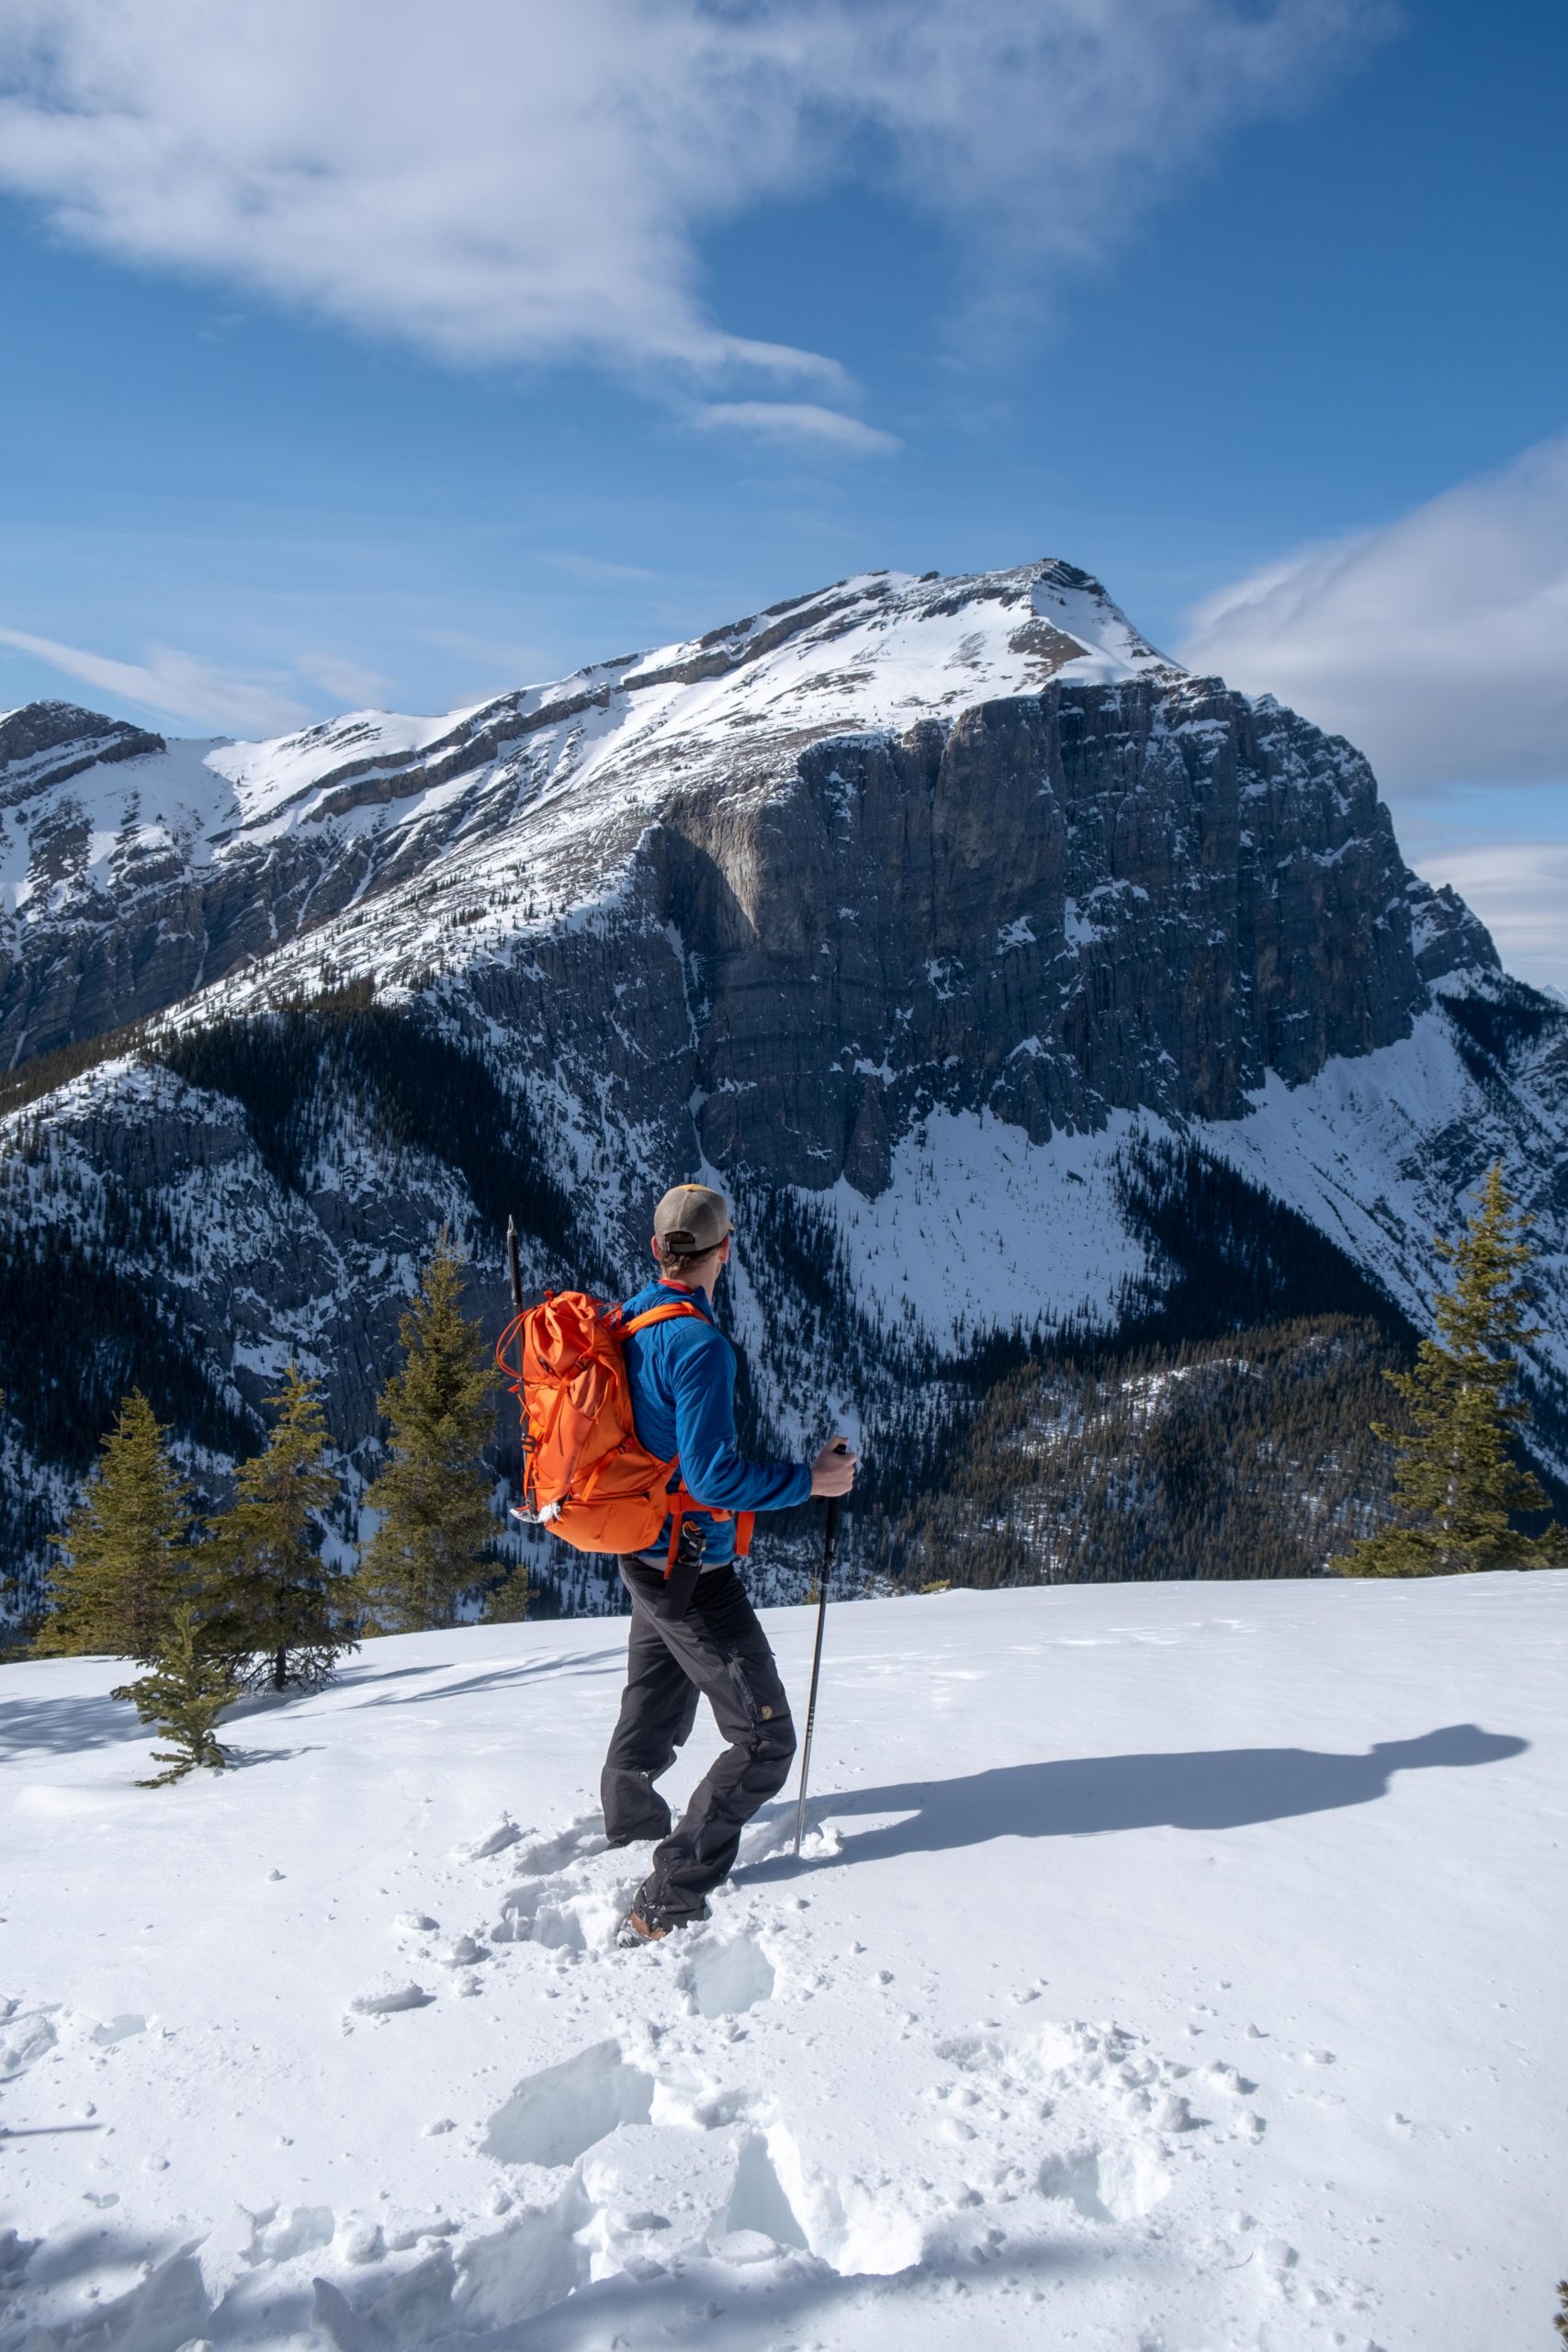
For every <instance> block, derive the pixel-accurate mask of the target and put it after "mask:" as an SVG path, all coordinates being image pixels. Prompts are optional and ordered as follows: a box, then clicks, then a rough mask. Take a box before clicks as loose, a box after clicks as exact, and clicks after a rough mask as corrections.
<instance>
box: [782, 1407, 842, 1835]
mask: <svg viewBox="0 0 1568 2352" xmlns="http://www.w3.org/2000/svg"><path fill="white" fill-rule="evenodd" d="M849 1450H850V1449H849V1447H848V1446H847V1445H845V1444H844V1442H842V1440H841V1439H840V1442H839V1447H838V1451H839V1452H840V1453H848V1452H849ZM842 1500H843V1498H842V1496H841V1495H830V1496H829V1498H828V1517H827V1521H826V1523H825V1525H824V1527H823V1531H822V1574H821V1577H820V1578H819V1579H818V1586H817V1646H816V1648H815V1649H814V1650H813V1652H812V1654H811V1696H810V1697H809V1698H808V1699H807V1702H806V1737H805V1738H804V1739H803V1740H802V1742H801V1745H800V1804H799V1805H798V1807H797V1808H796V1811H795V1860H796V1861H799V1860H800V1841H801V1839H802V1838H804V1837H805V1835H806V1776H807V1773H808V1772H809V1771H810V1770H811V1727H812V1725H813V1724H815V1722H816V1721H817V1685H818V1681H819V1679H821V1674H822V1635H823V1634H824V1632H825V1631H826V1629H827V1624H828V1571H829V1568H830V1567H831V1566H832V1565H833V1538H834V1536H835V1535H837V1533H838V1532H839V1505H840V1502H841V1501H842Z"/></svg>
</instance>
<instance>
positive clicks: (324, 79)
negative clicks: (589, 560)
mask: <svg viewBox="0 0 1568 2352" xmlns="http://www.w3.org/2000/svg"><path fill="white" fill-rule="evenodd" d="M1388 16H1389V0H967V5H966V6H964V7H962V8H955V7H953V6H952V0H749V5H746V6H728V5H716V0H574V5H573V6H571V7H570V8H562V7H560V6H556V5H552V0H445V5H444V6H442V7H440V8H439V9H436V8H432V7H431V6H429V0H116V5H115V6H113V7H112V8H106V7H105V6H104V5H103V0H7V6H6V8H5V10H4V12H3V13H0V184H3V185H5V186H6V187H9V188H11V189H12V190H14V191H16V192H18V193H20V194H21V195H23V196H25V197H28V198H33V199H35V200H36V201H37V202H38V203H39V205H41V206H42V207H43V208H44V209H45V210H46V212H47V214H48V217H49V218H50V220H51V221H52V222H53V223H54V225H55V226H56V228H57V229H58V230H59V231H61V232H62V233H64V234H65V235H67V236H70V237H73V238H75V239H77V240H79V241H80V242H82V243H86V244H89V245H92V246H94V247H96V248H97V249H98V250H99V251H102V252H107V253H109V254H116V255H118V256H120V257H121V258H123V259H125V260H128V261H131V262H134V263H137V264H139V265H143V266H158V267H167V268H173V269H179V270H186V271H188V270H196V271H198V272H202V273H205V274H207V275H209V276H210V277H214V278H217V279H219V280H221V281H224V282H226V283H228V284H231V285H233V286H236V287H241V288H252V289H260V290H262V291H264V292H265V293H266V294H267V295H269V296H271V297H273V298H275V299H277V300H283V301H286V302H288V303H292V304H296V305H299V306H303V307H305V308H307V309H309V310H310V311H315V312H316V313H318V314H319V315H321V316H322V317H324V318H328V319H332V320H335V321H337V322H347V323H349V324H351V325H353V326H355V327H359V328H365V329H368V330H371V331H373V332H375V333H378V334H389V335H393V336H397V337H400V338H402V339H404V340H406V341H407V342H409V343H412V344H413V345H417V346H419V347H421V348H422V349H423V350H426V351H430V352H434V353H435V354H438V355H440V356H443V357H444V358H446V359H451V360H457V361H479V362H483V361H495V360H515V359H524V360H529V361H555V360H559V359H566V358H570V359H582V358H586V359H588V360H590V361H593V362H599V363H607V364H610V365H613V366H615V367H617V368H631V369H633V370H635V371H638V372H640V373H642V374H644V375H648V374H649V372H650V371H651V373H652V376H653V378H654V379H655V380H656V381H663V380H664V379H668V377H669V376H670V374H671V371H673V372H674V373H675V374H676V375H677V376H679V377H680V378H681V379H682V380H683V381H684V382H685V383H686V385H687V386H688V387H689V388H690V387H691V386H692V385H694V383H698V382H699V381H700V382H702V383H705V386H707V387H711V388H713V389H718V388H719V387H720V386H722V387H723V388H724V389H728V388H729V387H730V385H732V384H733V383H734V382H735V379H737V378H739V379H741V384H742V388H743V384H744V379H746V378H747V377H748V376H750V378H751V379H752V380H755V381H761V383H763V384H764V385H765V386H767V387H770V388H777V387H781V386H782V387H787V386H791V385H798V386H800V387H802V388H804V389H806V390H808V391H810V392H812V393H814V394H815V395H816V396H817V397H818V399H821V400H826V401H831V400H833V399H834V398H835V397H838V396H839V395H840V394H841V393H842V391H843V390H844V381H843V375H842V370H841V369H840V368H839V367H838V366H837V364H836V363H835V362H834V361H833V360H832V358H831V357H829V356H824V355H823V354H820V353H815V352H808V351H802V350H799V349H796V348H794V347H792V346H790V345H784V344H781V343H770V342H766V341H760V340H756V339H753V338H749V337H745V336H741V335H738V334H734V333H732V332H730V331H729V330H728V329H727V328H726V327H725V325H724V324H723V322H721V321H719V320H716V319H715V318H714V317H713V316H712V315H711V313H710V311H709V310H708V308H707V306H706V305H705V301H704V299H703V295H702V292H701V274H700V264H699V254H700V247H701V242H702V239H703V237H704V235H705V232H706V231H707V230H708V229H709V228H710V227H712V226H713V225H715V224H716V223H717V222H719V221H722V220H732V219H735V218H737V217H739V216H742V215H744V214H745V213H746V211H747V210H748V209H750V208H753V207H755V206H758V205H760V204H763V203H766V202H768V201H770V200H773V199H777V198H790V197H793V196H795V195H796V194H798V193H799V192H800V191H801V190H802V189H806V188H809V189H811V190H813V191H819V190H820V189H821V188H822V187H825V186H830V185H832V184H833V183H834V182H835V181H839V182H842V181H843V180H845V179H847V178H850V177H852V176H854V175H860V176H861V177H863V178H864V177H874V178H875V179H877V180H879V181H880V182H881V183H882V184H883V185H884V187H890V188H891V189H892V190H893V192H894V193H895V195H896V197H897V198H899V199H900V200H902V201H904V202H905V203H907V204H908V206H909V207H910V209H919V210H922V211H925V212H931V213H935V214H937V215H938V216H940V217H941V218H942V219H943V220H946V221H948V222H949V223H950V224H953V226H954V227H955V228H956V229H957V231H958V232H959V233H960V235H961V237H962V238H963V239H964V242H965V244H966V247H967V251H968V254H969V255H970V266H969V270H968V276H969V279H970V282H971V284H972V285H973V286H974V287H976V288H977V289H978V299H979V300H981V302H982V303H983V302H985V301H986V300H991V301H992V302H993V304H994V305H995V306H996V307H998V308H999V307H1001V306H1002V305H1003V303H1004V301H1005V305H1006V306H1007V307H1010V308H1016V307H1017V306H1018V305H1019V303H1020V302H1021V300H1024V299H1026V297H1027V298H1028V299H1032V298H1033V296H1034V295H1035V293H1036V292H1037V291H1038V288H1040V286H1041V285H1042V283H1043V282H1047V281H1048V280H1049V279H1050V278H1051V277H1053V276H1055V274H1056V273H1058V272H1059V271H1060V270H1061V269H1063V268H1074V267H1078V266H1082V265H1083V264H1084V263H1085V262H1086V261H1089V260H1092V259H1093V258H1094V257H1096V256H1097V255H1099V254H1102V253H1103V252H1105V250H1106V249H1107V248H1108V247H1109V246H1110V245H1111V243H1114V241H1115V240H1116V239H1117V238H1118V237H1120V236H1121V235H1122V234H1123V233H1124V232H1125V231H1126V230H1127V228H1128V226H1129V225H1130V224H1131V223H1132V222H1133V221H1134V220H1135V219H1136V217H1137V216H1138V214H1139V213H1140V211H1141V210H1143V209H1145V208H1146V207H1147V206H1148V204H1150V203H1151V202H1152V201H1154V200H1155V199H1156V198H1157V197H1158V196H1159V195H1160V193H1161V192H1162V190H1163V189H1164V188H1165V187H1167V186H1168V185H1169V183H1170V182H1171V181H1172V180H1173V179H1179V177H1180V176H1181V175H1182V174H1183V173H1184V172H1187V171H1190V169H1192V168H1194V167H1197V166H1201V164H1203V163H1204V162H1205V160H1206V159H1207V158H1208V156H1209V155H1210V153H1212V151H1213V148H1214V146H1215V144H1216V142H1217V141H1218V140H1219V139H1220V138H1221V137H1222V136H1223V135H1224V132H1225V131H1226V130H1229V129H1230V128H1231V127H1232V126H1233V125H1235V124H1236V123H1238V122H1241V121H1245V120H1247V119H1253V118H1256V117H1257V116H1258V114H1259V113H1261V112H1266V111H1268V110H1269V109H1271V108H1275V107H1280V106H1287V105H1292V104H1295V103H1297V102H1298V100H1299V99H1300V97H1301V96H1302V95H1303V92H1308V91H1310V90H1311V89H1312V88H1313V87H1314V85H1316V84H1317V83H1318V82H1319V81H1320V80H1321V79H1322V77H1323V75H1324V74H1325V72H1326V71H1328V70H1329V69H1331V68H1333V67H1334V66H1336V65H1338V64H1340V63H1342V62H1344V60H1345V59H1346V58H1347V57H1348V56H1350V55H1354V54H1355V53H1357V52H1358V51H1361V50H1363V49H1365V48H1366V47H1367V46H1368V44H1369V43H1370V42H1371V40H1374V39H1376V38H1378V37H1379V34H1380V32H1381V29H1382V27H1383V26H1385V25H1386V23H1387V21H1388ZM666 388H668V387H667V386H666ZM788 404H789V403H787V402H786V403H784V405H788ZM731 405H736V406H739V407H745V406H747V405H749V403H748V402H746V401H738V402H736V403H731ZM823 413H828V412H827V411H826V410H824V412H823ZM779 429H781V430H782V429H783V428H782V427H781V428H779ZM846 430H847V433H848V435H850V436H851V437H852V436H853V435H854V434H855V433H856V432H857V431H858V432H859V433H860V434H861V435H864V434H866V433H868V432H869V431H871V430H872V428H870V427H865V426H860V427H856V426H855V425H854V424H853V423H852V421H851V422H850V423H849V424H848V425H847V427H846ZM819 437H820V436H819ZM845 446H848V444H847V441H846V443H845ZM862 446H864V445H863V444H862Z"/></svg>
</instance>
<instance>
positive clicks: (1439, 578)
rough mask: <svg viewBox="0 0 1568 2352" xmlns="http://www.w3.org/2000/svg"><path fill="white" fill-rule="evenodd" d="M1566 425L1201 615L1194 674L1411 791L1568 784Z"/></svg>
mask: <svg viewBox="0 0 1568 2352" xmlns="http://www.w3.org/2000/svg"><path fill="white" fill-rule="evenodd" d="M1565 647H1568V436H1565V437H1564V438H1562V439H1561V440H1556V441H1549V442H1545V443H1543V444H1542V445H1541V446H1540V447H1538V448H1535V449H1532V450H1529V452H1527V454H1526V455H1525V456H1524V457H1522V458H1519V459H1518V460H1517V463H1515V464H1513V465H1511V466H1508V467H1506V468H1505V469H1503V470H1502V471H1501V472H1498V473H1494V474H1488V475H1485V476H1483V478H1482V479H1480V480H1479V481H1471V482H1466V483H1463V484H1461V486H1460V487H1459V488H1458V489H1455V490H1450V491H1448V492H1444V494H1443V495H1442V496H1441V497H1438V498H1434V499H1432V500H1430V501H1429V502H1428V503H1426V504H1425V505H1422V506H1418V507H1416V509H1415V510H1414V511H1413V512H1412V513H1411V514H1408V515H1403V516H1401V517H1400V519H1399V520H1398V521H1397V522H1393V523H1390V524H1387V525H1386V526H1383V527H1382V529H1379V530H1371V531H1361V532H1358V533H1356V534H1355V535H1353V536H1352V537H1348V538H1342V539H1337V540H1335V541H1334V542H1332V543H1331V544H1329V545H1327V546H1325V547H1316V548H1305V549H1303V550H1302V551H1301V552H1300V553H1298V554H1295V555H1292V556H1290V557H1288V558H1286V559H1285V560H1282V561H1281V562H1280V563H1278V564H1275V565H1272V566H1270V567H1269V569H1267V570H1265V571H1258V572H1256V573H1254V574H1253V575H1252V576H1251V577H1250V578H1247V579H1245V580H1240V581H1237V582H1235V584H1234V585H1233V586H1232V587H1229V588H1226V589H1224V590H1223V591H1222V592H1221V593H1220V594H1218V595H1216V596H1213V597H1211V598H1210V599H1209V600H1208V602H1207V603H1206V604H1205V605H1202V606H1201V607H1200V609H1199V610H1198V611H1197V612H1196V613H1195V614H1194V615H1193V616H1192V628H1191V630H1190V634H1189V636H1188V638H1187V640H1186V642H1185V644H1184V645H1183V646H1182V647H1181V649H1180V654H1181V659H1182V660H1183V661H1184V662H1187V663H1188V664H1189V666H1190V667H1191V668H1194V669H1199V670H1213V671H1218V672H1219V673H1221V674H1222V675H1223V676H1224V677H1226V678H1228V679H1229V680H1230V681H1231V683H1232V684H1234V685H1237V686H1240V687H1242V688H1244V689H1245V690H1246V691H1247V692H1250V693H1259V692H1262V691H1265V690H1267V691H1269V692H1270V693H1273V694H1277V695H1280V698H1281V699H1282V700H1284V701H1287V702H1290V703H1292V704H1294V705H1295V706H1296V707H1297V708H1299V709H1300V710H1302V711H1303V713H1304V714H1305V715H1306V716H1307V717H1308V718H1313V719H1315V720H1317V721H1318V722H1319V723H1320V724H1322V725H1324V726H1327V727H1331V728H1335V729H1337V730H1338V731H1339V732H1340V733H1342V734H1345V735H1348V736H1349V737H1350V739H1351V741H1353V742H1355V743H1357V744H1359V746H1360V748H1361V749H1362V750H1363V751H1364V752H1366V753H1367V755H1368V757H1369V758H1370V759H1371V762H1372V764H1373V766H1374V767H1375V768H1376V769H1377V771H1378V774H1379V775H1380V777H1381V778H1382V781H1383V782H1384V783H1385V784H1387V785H1389V786H1392V787H1393V788H1394V789H1396V790H1397V791H1399V792H1401V793H1402V794H1403V795H1404V796H1405V797H1415V796H1416V795H1418V794H1420V793H1421V792H1423V791H1426V792H1431V791H1433V790H1434V789H1437V788H1439V787H1442V786H1448V785H1451V784H1456V783H1459V784H1464V783H1470V784H1479V783H1482V782H1485V781H1490V782H1495V783H1522V784H1528V783H1531V782H1535V783H1562V782H1568V661H1565V660H1564V648H1565Z"/></svg>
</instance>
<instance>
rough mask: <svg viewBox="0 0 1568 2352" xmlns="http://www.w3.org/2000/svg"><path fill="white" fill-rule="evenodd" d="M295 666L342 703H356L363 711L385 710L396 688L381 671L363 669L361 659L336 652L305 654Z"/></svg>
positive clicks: (299, 657) (300, 673)
mask: <svg viewBox="0 0 1568 2352" xmlns="http://www.w3.org/2000/svg"><path fill="white" fill-rule="evenodd" d="M294 667H295V668H296V669H297V670H298V671H299V675H300V676H301V677H302V678H309V679H310V682H311V684H313V685H318V686H324V687H325V689H326V691H327V693H328V694H329V695H336V697H337V698H338V700H339V701H340V702H342V703H344V704H347V703H353V704H355V705H357V707H359V708H360V709H362V710H379V709H385V707H386V702H385V697H386V696H387V695H389V694H390V693H391V691H392V681H391V680H390V678H388V677H384V676H383V675H382V673H381V672H380V671H379V670H366V669H362V668H361V667H360V665H359V663H358V662H344V661H340V660H339V658H338V656H337V655H336V654H335V653H301V654H299V655H298V656H297V657H296V659H295V663H294Z"/></svg>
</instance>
